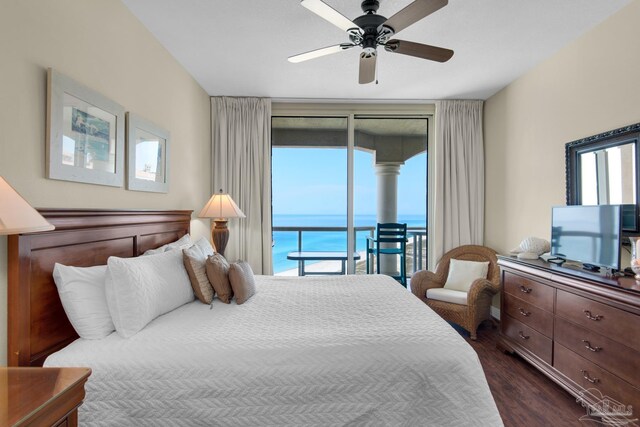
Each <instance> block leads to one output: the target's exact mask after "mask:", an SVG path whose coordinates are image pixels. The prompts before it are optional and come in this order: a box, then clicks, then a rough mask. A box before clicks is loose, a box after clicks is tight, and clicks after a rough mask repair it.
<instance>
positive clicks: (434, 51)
mask: <svg viewBox="0 0 640 427" xmlns="http://www.w3.org/2000/svg"><path fill="white" fill-rule="evenodd" d="M384 48H385V50H386V51H387V52H393V53H401V54H403V55H410V56H416V57H418V58H423V59H429V60H431V61H438V62H447V61H448V60H449V59H451V57H452V56H453V51H452V50H451V49H445V48H443V47H437V46H431V45H428V44H422V43H414V42H408V41H406V40H396V39H393V40H389V41H388V42H387V44H385V46H384Z"/></svg>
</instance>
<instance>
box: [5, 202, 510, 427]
mask: <svg viewBox="0 0 640 427" xmlns="http://www.w3.org/2000/svg"><path fill="white" fill-rule="evenodd" d="M42 213H43V214H44V215H45V217H47V218H48V219H49V220H50V221H51V222H53V223H54V224H55V225H56V226H57V227H58V228H57V229H56V231H53V232H47V233H41V234H34V235H24V236H16V237H14V238H11V239H10V243H9V245H10V258H11V259H10V266H11V267H10V284H9V290H10V301H12V303H14V304H16V307H21V308H22V310H17V309H16V307H14V306H12V305H10V318H9V321H10V328H9V330H10V334H9V342H10V345H9V352H10V356H11V357H10V359H9V361H10V364H12V365H19V366H30V365H31V366H32V365H36V366H37V365H41V364H43V363H44V364H45V365H46V366H89V367H91V368H92V370H93V374H92V376H91V377H90V379H89V381H88V382H87V386H86V390H87V394H86V399H85V403H84V404H83V406H82V407H81V408H80V413H79V416H80V421H81V424H82V425H87V426H100V425H150V426H151V425H153V426H155V425H221V426H226V425H229V426H232V425H233V426H236V425H296V426H298V425H323V426H325V425H434V426H449V425H450V426H462V425H473V426H483V425H486V426H494V425H502V422H501V419H500V416H499V414H498V412H497V409H496V406H495V403H494V401H493V398H492V396H491V393H490V391H489V388H488V385H487V382H486V379H485V377H484V373H483V371H482V368H481V366H480V363H479V361H478V358H477V355H476V354H475V352H474V351H473V349H472V348H471V347H470V346H469V345H468V344H467V343H466V342H465V340H464V339H463V338H462V337H461V336H460V335H458V334H457V333H456V332H455V331H454V330H453V329H452V328H451V327H450V326H449V325H448V324H447V323H446V322H444V321H443V320H442V319H441V318H440V317H439V316H437V315H436V314H435V313H434V312H433V311H432V310H430V309H429V308H428V307H426V306H425V305H424V304H423V303H422V302H421V301H420V300H418V299H417V298H415V297H414V296H413V295H412V294H411V293H409V292H407V291H406V289H404V288H403V287H401V286H399V285H398V284H397V282H395V281H394V280H392V279H390V278H388V277H385V276H334V277H304V278H291V277H267V276H257V278H256V279H257V280H256V281H257V283H256V285H257V293H256V294H255V295H254V297H253V298H251V299H250V300H249V301H247V302H246V303H244V304H243V305H240V306H239V305H236V304H235V303H232V304H230V305H225V304H223V303H221V302H219V301H216V302H215V303H214V304H213V306H212V308H211V309H210V308H209V306H207V305H204V304H201V303H200V302H198V301H197V300H196V301H194V302H192V303H189V304H186V305H184V306H182V307H180V308H178V309H176V310H174V311H171V312H169V313H167V314H165V315H163V316H160V317H158V318H157V319H155V320H154V321H153V322H151V323H150V324H149V325H147V327H145V328H144V329H143V330H142V331H140V332H139V333H137V334H136V335H134V336H133V337H131V338H129V339H123V338H121V337H120V336H118V335H117V334H116V333H113V334H111V335H109V336H108V337H107V338H104V339H102V340H83V339H77V336H75V332H74V331H73V328H71V327H70V325H69V324H68V321H67V320H66V316H65V314H64V311H63V310H62V307H61V306H60V304H59V301H58V302H57V303H56V301H55V297H56V295H55V285H54V284H53V283H52V280H51V278H50V275H51V269H52V268H53V265H52V263H53V262H54V260H55V261H57V262H67V263H69V264H72V265H78V266H87V265H97V264H103V263H105V262H106V258H105V257H108V256H109V255H119V256H137V255H138V254H141V253H142V252H144V251H145V250H146V249H149V248H152V247H156V246H159V245H162V244H164V243H168V242H170V241H172V240H175V239H176V238H178V237H180V236H181V235H183V234H185V233H186V232H188V229H189V227H188V225H189V218H190V212H188V211H171V213H169V212H155V213H152V212H143V213H141V212H137V213H133V212H131V213H129V212H120V213H113V214H111V213H110V212H105V211H82V214H81V215H79V216H76V217H73V214H74V213H77V212H70V211H65V212H64V213H63V212H60V211H55V212H51V215H47V214H48V213H49V211H42ZM101 214H102V215H101ZM69 215H71V219H69ZM80 217H82V220H81V221H80V220H79V219H80ZM80 224H82V225H80ZM125 242H126V244H124V243H125ZM17 255H19V256H17ZM70 261H71V262H70ZM51 286H53V293H52V292H51V289H49V288H51ZM16 294H17V295H16ZM25 298H26V300H25ZM43 298H48V300H47V301H44V302H40V301H39V300H41V299H43ZM56 304H57V305H56ZM25 310H26V311H25ZM51 321H52V322H53V325H50V322H51ZM65 322H66V323H65ZM25 323H28V328H26V327H25ZM18 325H22V329H21V328H18ZM47 325H48V326H47ZM69 328H70V329H69Z"/></svg>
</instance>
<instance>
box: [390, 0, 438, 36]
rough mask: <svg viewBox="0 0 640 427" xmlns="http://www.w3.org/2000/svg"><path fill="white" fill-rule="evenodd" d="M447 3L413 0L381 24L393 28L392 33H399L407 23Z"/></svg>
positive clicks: (414, 21) (413, 22) (412, 22)
mask: <svg viewBox="0 0 640 427" xmlns="http://www.w3.org/2000/svg"><path fill="white" fill-rule="evenodd" d="M448 3H449V1H448V0H415V1H414V2H413V3H410V4H409V5H408V6H407V7H405V8H404V9H402V10H401V11H400V12H398V13H396V14H395V15H393V16H392V17H391V18H389V19H387V20H386V21H385V22H384V24H382V25H384V26H387V27H391V28H393V32H394V33H399V32H400V31H402V30H404V29H405V28H407V27H408V26H409V25H411V24H415V23H416V22H418V21H419V20H421V19H422V18H424V17H426V16H428V15H431V14H432V13H433V12H435V11H436V10H438V9H441V8H443V7H445V6H446V5H447V4H448Z"/></svg>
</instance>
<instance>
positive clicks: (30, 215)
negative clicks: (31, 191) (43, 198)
mask: <svg viewBox="0 0 640 427" xmlns="http://www.w3.org/2000/svg"><path fill="white" fill-rule="evenodd" d="M54 228H55V227H54V226H53V225H51V224H49V222H48V221H47V220H46V219H44V217H42V215H40V214H39V213H38V211H36V210H35V209H34V208H32V207H31V205H30V204H29V203H27V201H26V200H25V199H23V198H22V196H20V194H18V192H17V191H16V190H14V189H13V188H12V187H11V186H10V185H9V183H8V182H7V181H5V179H4V178H3V177H1V176H0V235H5V234H21V233H35V232H38V231H49V230H53V229H54Z"/></svg>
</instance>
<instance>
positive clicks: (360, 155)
mask: <svg viewBox="0 0 640 427" xmlns="http://www.w3.org/2000/svg"><path fill="white" fill-rule="evenodd" d="M354 178H355V183H354V189H355V191H354V193H355V204H354V209H355V214H356V215H375V213H376V197H377V190H376V175H375V169H374V166H373V155H372V154H371V153H368V152H365V151H360V150H355V152H354ZM426 180H427V155H426V153H422V154H420V155H417V156H415V157H413V158H411V159H409V160H407V161H406V162H405V164H404V165H403V166H401V168H400V176H399V177H398V215H425V217H426ZM272 185H273V187H272V188H273V190H272V198H273V214H274V215H281V214H296V215H346V212H347V150H346V148H343V149H337V148H281V147H274V148H273V153H272Z"/></svg>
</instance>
